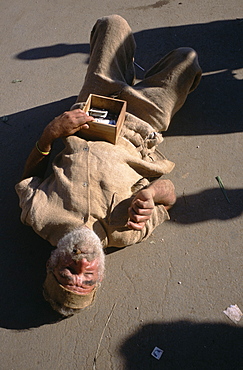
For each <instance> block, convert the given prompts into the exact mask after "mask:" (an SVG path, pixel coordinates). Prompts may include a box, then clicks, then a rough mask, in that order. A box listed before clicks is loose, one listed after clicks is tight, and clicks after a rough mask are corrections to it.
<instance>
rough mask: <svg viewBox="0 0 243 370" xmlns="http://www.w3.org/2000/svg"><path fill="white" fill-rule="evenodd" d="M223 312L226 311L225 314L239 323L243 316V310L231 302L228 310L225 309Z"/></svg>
mask: <svg viewBox="0 0 243 370" xmlns="http://www.w3.org/2000/svg"><path fill="white" fill-rule="evenodd" d="M223 313H225V315H226V316H228V318H229V319H230V320H232V321H233V322H234V323H235V324H238V322H239V321H240V319H241V317H242V316H243V313H242V312H241V310H240V309H239V307H238V306H237V304H231V305H230V306H229V307H228V308H227V309H226V310H224V311H223Z"/></svg>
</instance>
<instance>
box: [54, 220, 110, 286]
mask: <svg viewBox="0 0 243 370" xmlns="http://www.w3.org/2000/svg"><path fill="white" fill-rule="evenodd" d="M77 251H78V253H77ZM67 255H69V256H70V255H71V256H72V259H73V260H76V261H77V260H81V259H82V258H87V260H88V261H93V260H94V259H95V258H97V259H98V260H99V278H100V280H101V279H102V277H103V275H104V270H105V254H104V251H103V247H102V244H101V241H100V238H99V237H98V236H97V235H96V234H95V232H94V231H93V230H90V229H89V228H88V227H85V226H83V227H80V228H79V229H74V230H72V231H71V232H69V233H68V234H66V235H64V236H63V237H62V238H61V239H60V240H59V242H58V243H57V248H56V249H55V250H54V251H52V253H51V256H50V258H49V260H48V262H47V271H53V269H54V268H55V267H56V266H57V264H58V261H59V258H60V257H63V258H64V257H65V256H67Z"/></svg>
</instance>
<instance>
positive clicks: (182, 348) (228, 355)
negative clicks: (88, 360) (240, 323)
mask: <svg viewBox="0 0 243 370" xmlns="http://www.w3.org/2000/svg"><path fill="white" fill-rule="evenodd" d="M242 342H243V328H242V327H241V328H240V327H239V328H237V327H235V326H231V325H225V324H211V323H202V324H196V323H192V322H189V321H179V322H174V323H160V324H147V325H144V326H143V327H141V328H140V329H139V330H138V331H137V332H136V333H134V334H133V335H131V336H130V337H128V338H127V339H126V340H125V341H124V342H123V344H122V345H121V348H120V352H121V354H122V356H123V357H124V359H125V364H126V365H125V367H124V368H125V369H127V370H128V369H129V370H138V369H139V370H143V369H144V370H147V369H151V370H152V369H166V370H170V369H171V370H181V369H187V370H195V369H197V370H206V369H207V370H226V369H227V370H228V369H241V368H242V367H243V352H242ZM155 347H158V348H160V349H162V350H163V351H164V352H163V354H162V357H161V358H160V360H157V359H155V358H154V357H152V356H151V352H152V351H153V349H154V348H155Z"/></svg>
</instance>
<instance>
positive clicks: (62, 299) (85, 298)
mask: <svg viewBox="0 0 243 370" xmlns="http://www.w3.org/2000/svg"><path fill="white" fill-rule="evenodd" d="M43 289H44V296H47V297H50V298H51V299H52V300H53V301H54V302H55V303H57V304H59V305H60V306H64V307H67V308H72V309H82V308H85V307H87V306H90V305H91V303H92V302H93V300H94V297H95V292H96V288H95V289H94V290H93V291H92V292H91V293H89V294H85V295H84V294H82V295H81V294H78V293H74V292H71V291H70V290H68V289H66V288H64V287H63V286H62V285H61V284H59V282H58V281H57V279H56V277H55V276H54V274H53V273H52V272H48V273H47V275H46V280H45V282H44V285H43Z"/></svg>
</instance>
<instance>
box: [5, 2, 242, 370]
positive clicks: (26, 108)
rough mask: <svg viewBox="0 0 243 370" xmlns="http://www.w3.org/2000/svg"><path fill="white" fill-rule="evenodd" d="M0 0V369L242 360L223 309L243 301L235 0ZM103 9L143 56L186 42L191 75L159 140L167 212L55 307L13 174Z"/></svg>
mask: <svg viewBox="0 0 243 370" xmlns="http://www.w3.org/2000/svg"><path fill="white" fill-rule="evenodd" d="M0 10H1V14H2V17H1V61H2V62H1V69H2V76H1V86H2V94H1V113H0V115H1V119H0V131H1V146H0V151H1V196H0V198H1V229H0V230H1V261H0V266H1V267H0V276H1V278H0V287H1V301H0V327H1V329H0V336H1V362H0V369H1V370H10V369H11V370H23V369H24V370H27V369H28V370H32V369H33V370H39V369H45V370H49V369H54V370H56V369H60V370H66V369H81V370H82V369H85V370H86V369H87V370H89V369H97V370H106V369H114V370H117V369H129V370H131V369H139V370H140V369H165V370H167V369H172V370H174V369H178V370H179V369H186V370H188V369H195V370H198V369H205V370H206V369H207V370H208V369H220V370H222V369H231V370H232V369H237V370H239V369H243V345H242V343H243V318H242V319H241V320H240V321H239V322H238V323H237V324H235V323H234V322H233V321H232V320H230V319H229V318H228V317H227V316H226V315H225V314H224V313H223V311H224V310H225V309H226V308H227V307H228V306H230V305H231V304H237V305H238V306H239V308H240V309H241V310H242V311H243V294H242V293H243V289H242V280H243V279H242V278H243V266H242V265H243V264H242V223H241V222H242V219H241V213H242V204H243V202H242V177H243V176H242V175H243V174H242V133H241V131H242V128H243V126H242V116H243V115H242V103H243V100H242V79H243V55H242V45H243V40H242V30H243V21H242V15H243V14H242V13H243V5H242V1H240V0H231V1H230V2H229V1H227V0H220V1H219V0H215V1H211V0H205V1H199V0H181V1H179V0H162V1H157V2H153V1H152V0H151V1H145V0H134V1H133V2H131V1H128V0H123V1H122V2H114V1H111V0H105V1H97V0H96V1H94V2H90V1H87V0H83V1H77V0H69V1H65V0H54V1H44V0H36V1H31V0H12V1H11V2H9V1H7V0H2V1H1V4H0ZM113 13H117V14H120V15H121V16H123V17H124V18H126V19H127V21H128V22H129V24H130V25H131V27H132V28H133V30H134V33H135V37H136V41H137V54H136V62H137V63H138V64H139V65H141V66H142V67H143V68H145V69H147V68H148V67H149V66H151V65H152V64H153V63H154V62H155V61H157V60H158V59H160V57H161V56H163V55H164V54H165V53H167V52H168V51H170V50H171V49H174V48H176V47H179V46H192V47H194V48H195V49H196V50H197V52H198V54H199V60H200V64H201V66H202V69H203V78H202V81H201V83H200V85H199V87H198V89H197V90H196V91H195V92H193V93H192V94H191V95H190V96H189V98H188V100H187V102H186V104H185V106H184V107H183V108H182V109H181V111H180V112H179V113H178V114H177V115H176V116H175V118H174V119H173V121H172V124H171V127H170V129H169V130H168V132H167V133H166V135H165V136H166V138H165V140H164V142H163V143H162V144H161V145H160V149H161V151H162V152H163V153H164V154H165V155H166V156H167V157H168V158H169V159H170V160H172V161H174V162H175V163H176V167H175V169H174V171H173V172H172V173H171V174H170V175H169V176H168V177H169V178H170V179H171V180H172V181H173V182H174V183H175V186H176V189H177V195H178V202H177V204H176V205H175V207H174V208H173V209H172V210H171V220H170V221H168V222H166V223H164V224H163V225H161V226H160V227H158V228H157V229H156V231H155V232H154V233H153V235H152V237H150V239H148V241H146V242H144V243H142V244H140V245H134V246H131V247H128V248H125V249H122V250H119V251H114V250H111V252H113V253H109V254H108V255H107V272H106V278H105V280H104V282H103V284H102V288H101V289H100V291H99V293H98V297H97V300H96V303H95V305H94V306H93V307H91V308H90V309H88V310H86V311H84V312H83V313H80V314H78V315H76V316H74V317H72V318H68V319H65V320H60V317H59V315H58V314H56V313H55V312H54V311H52V309H51V308H50V307H49V305H48V304H47V303H46V302H45V301H44V300H43V298H42V292H41V286H42V283H43V280H44V276H45V262H46V260H47V258H48V256H49V254H50V251H51V248H50V246H49V244H48V243H46V242H43V241H42V240H41V239H40V238H39V237H38V236H37V235H35V234H34V232H33V231H32V230H31V229H30V228H28V227H26V226H23V225H22V224H21V222H20V221H19V215H20V209H19V207H18V198H17V196H16V194H15V191H14V185H15V183H16V182H17V181H18V180H19V178H20V175H21V172H22V169H23V165H24V161H25V159H26V157H27V155H28V153H29V151H30V149H31V147H32V146H33V144H34V143H35V141H36V139H37V138H38V135H39V134H40V132H41V130H42V128H43V127H44V126H45V125H46V124H47V123H48V122H49V121H50V120H51V119H52V118H53V117H55V116H56V115H58V114H60V113H61V112H62V111H64V110H66V109H69V107H70V106H71V104H72V103H73V102H74V101H75V97H76V95H77V94H78V92H79V89H80V87H81V84H82V82H83V78H84V75H85V71H86V67H87V61H88V52H89V46H88V42H89V32H90V30H91V27H92V25H93V23H94V22H95V20H96V19H97V18H98V17H100V16H103V15H108V14H113ZM137 73H138V78H142V71H141V70H140V69H137ZM55 150H57V149H54V151H55ZM216 176H220V177H221V179H222V180H223V183H224V185H225V188H226V191H227V196H228V200H229V201H228V200H227V199H226V197H225V196H224V194H223V192H222V191H221V190H220V188H219V185H218V183H217V181H216V179H215V177H216ZM154 347H159V348H160V349H162V350H163V351H164V353H163V355H162V357H161V358H160V360H157V359H155V358H154V357H152V356H151V352H152V350H153V349H154Z"/></svg>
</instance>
